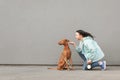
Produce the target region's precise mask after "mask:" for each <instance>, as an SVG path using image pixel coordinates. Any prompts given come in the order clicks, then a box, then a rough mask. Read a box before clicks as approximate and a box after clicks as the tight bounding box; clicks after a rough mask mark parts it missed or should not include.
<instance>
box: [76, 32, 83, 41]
mask: <svg viewBox="0 0 120 80" xmlns="http://www.w3.org/2000/svg"><path fill="white" fill-rule="evenodd" d="M75 38H76V39H77V40H81V39H82V38H83V36H82V35H80V34H79V33H78V32H76V33H75Z"/></svg>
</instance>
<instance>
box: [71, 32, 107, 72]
mask: <svg viewBox="0 0 120 80" xmlns="http://www.w3.org/2000/svg"><path fill="white" fill-rule="evenodd" d="M75 38H76V39H77V40H79V41H80V43H79V45H78V46H76V44H75V42H69V43H70V44H72V45H74V46H75V48H76V51H77V52H78V54H79V55H80V57H81V58H82V59H83V61H84V63H83V70H88V64H90V65H91V66H90V69H92V68H94V67H98V66H99V67H101V70H105V69H106V61H101V59H102V58H103V57H104V53H103V52H102V50H101V48H100V47H99V46H98V44H97V43H96V41H95V40H94V37H93V35H91V34H90V33H88V32H85V31H83V30H77V31H76V33H75Z"/></svg>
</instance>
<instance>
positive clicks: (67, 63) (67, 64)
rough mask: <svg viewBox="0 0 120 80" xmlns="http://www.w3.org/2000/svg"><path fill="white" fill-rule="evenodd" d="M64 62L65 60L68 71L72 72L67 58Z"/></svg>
mask: <svg viewBox="0 0 120 80" xmlns="http://www.w3.org/2000/svg"><path fill="white" fill-rule="evenodd" d="M64 60H65V63H66V68H67V70H70V67H69V62H68V60H67V58H66V57H65V58H64Z"/></svg>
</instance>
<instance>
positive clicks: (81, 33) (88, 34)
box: [76, 30, 94, 39]
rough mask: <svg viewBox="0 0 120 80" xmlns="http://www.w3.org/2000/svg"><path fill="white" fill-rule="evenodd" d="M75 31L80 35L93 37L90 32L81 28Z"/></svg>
mask: <svg viewBox="0 0 120 80" xmlns="http://www.w3.org/2000/svg"><path fill="white" fill-rule="evenodd" d="M76 32H78V33H79V34H80V35H82V36H83V37H88V36H89V37H91V38H93V39H94V37H93V35H92V34H91V33H88V32H85V31H83V30H77V31H76Z"/></svg>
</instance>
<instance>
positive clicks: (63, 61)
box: [57, 39, 72, 70]
mask: <svg viewBox="0 0 120 80" xmlns="http://www.w3.org/2000/svg"><path fill="white" fill-rule="evenodd" d="M68 42H69V40H68V39H63V40H61V41H59V43H58V44H59V45H64V49H63V51H62V53H61V56H60V59H59V61H58V66H57V70H63V69H67V70H70V69H71V68H72V58H71V51H70V48H69V45H68Z"/></svg>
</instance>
